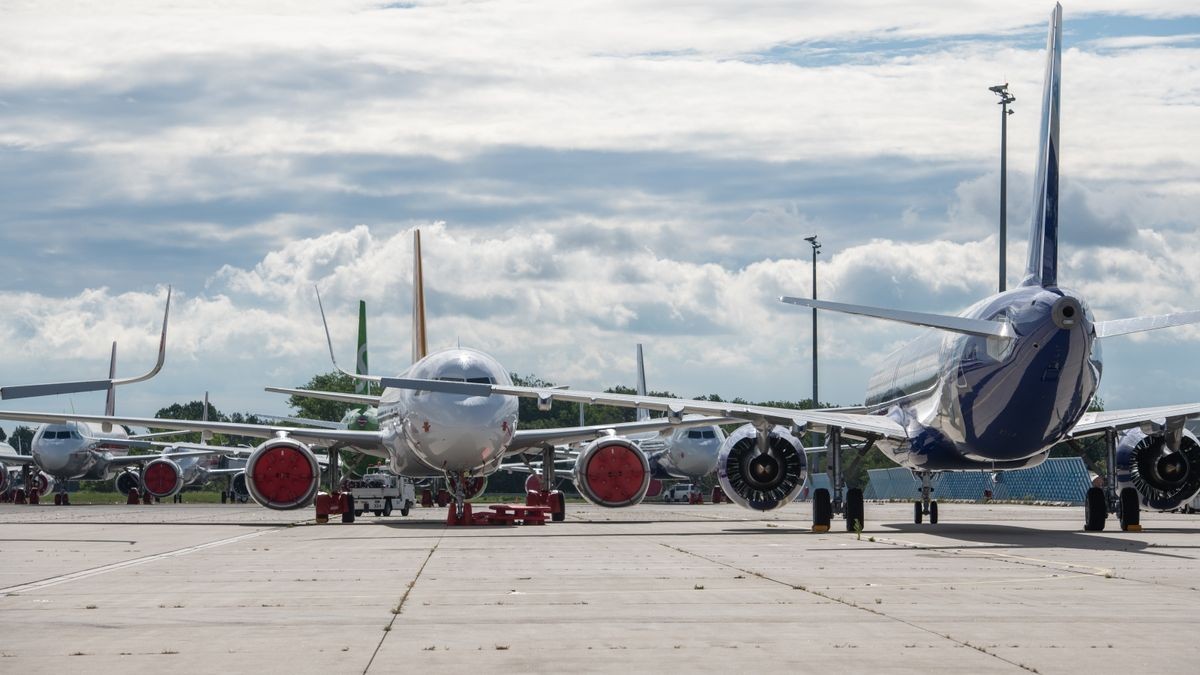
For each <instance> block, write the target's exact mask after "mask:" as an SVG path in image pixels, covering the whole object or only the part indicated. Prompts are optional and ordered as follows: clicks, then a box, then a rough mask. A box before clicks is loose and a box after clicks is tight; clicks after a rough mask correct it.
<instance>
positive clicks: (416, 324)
mask: <svg viewBox="0 0 1200 675" xmlns="http://www.w3.org/2000/svg"><path fill="white" fill-rule="evenodd" d="M428 353H429V347H428V346H427V345H426V342H425V281H424V274H423V273H422V270H421V231H420V230H413V303H412V360H413V363H416V362H417V361H420V360H421V359H423V358H425V355H426V354H428Z"/></svg>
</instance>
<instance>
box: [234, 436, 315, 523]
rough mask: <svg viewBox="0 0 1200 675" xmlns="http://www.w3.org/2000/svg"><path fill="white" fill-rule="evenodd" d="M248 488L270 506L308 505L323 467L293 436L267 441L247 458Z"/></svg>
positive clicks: (258, 499) (285, 508) (298, 506)
mask: <svg viewBox="0 0 1200 675" xmlns="http://www.w3.org/2000/svg"><path fill="white" fill-rule="evenodd" d="M245 475H246V488H247V489H248V490H249V492H250V496H251V497H253V498H254V501H256V502H258V503H259V504H262V505H263V506H265V507H267V508H270V509H278V510H287V509H298V508H301V507H303V506H306V505H307V504H308V503H309V502H310V501H311V500H312V498H313V497H314V496H315V495H316V493H317V486H318V482H319V480H320V468H319V467H318V466H317V459H316V457H314V456H313V454H312V452H311V451H310V450H309V449H308V448H307V447H306V446H305V445H304V444H302V443H299V442H297V441H293V440H291V439H278V440H273V441H267V442H266V443H263V444H262V445H260V446H259V447H258V449H257V450H255V451H254V454H252V455H250V459H249V460H247V461H246V472H245Z"/></svg>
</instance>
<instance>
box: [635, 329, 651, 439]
mask: <svg viewBox="0 0 1200 675" xmlns="http://www.w3.org/2000/svg"><path fill="white" fill-rule="evenodd" d="M637 393H638V396H645V395H646V362H645V361H644V360H643V359H642V344H641V343H640V342H639V343H638V346H637ZM648 419H650V411H649V410H646V409H645V408H638V409H637V421H639V422H644V421H646V420H648Z"/></svg>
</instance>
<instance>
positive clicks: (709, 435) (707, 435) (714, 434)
mask: <svg viewBox="0 0 1200 675" xmlns="http://www.w3.org/2000/svg"><path fill="white" fill-rule="evenodd" d="M704 437H705V438H716V437H717V432H715V431H713V430H711V429H709V430H708V431H706V432H704Z"/></svg>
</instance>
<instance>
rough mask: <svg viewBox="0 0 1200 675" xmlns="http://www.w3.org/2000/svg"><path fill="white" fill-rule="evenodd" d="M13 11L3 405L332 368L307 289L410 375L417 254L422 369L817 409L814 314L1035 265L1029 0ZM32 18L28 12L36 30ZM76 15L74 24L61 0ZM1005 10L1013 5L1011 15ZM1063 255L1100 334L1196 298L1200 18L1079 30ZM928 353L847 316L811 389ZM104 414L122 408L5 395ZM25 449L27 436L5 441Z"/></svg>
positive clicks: (1, 90)
mask: <svg viewBox="0 0 1200 675" xmlns="http://www.w3.org/2000/svg"><path fill="white" fill-rule="evenodd" d="M310 4H311V3H293V2H285V1H278V2H271V1H263V0H259V1H251V2H247V1H239V2H208V3H182V2H180V3H161V2H153V3H150V2H147V3H139V2H125V3H111V2H109V3H94V4H93V3H81V2H64V3H54V2H38V3H32V2H30V3H23V2H19V1H18V2H11V1H10V2H7V3H4V4H3V5H0V73H3V77H2V78H0V234H2V237H0V242H2V247H0V269H2V270H3V273H2V275H0V280H2V281H0V347H2V349H0V383H4V384H18V383H27V382H37V381H53V380H62V379H71V378H79V377H84V378H91V377H99V376H102V375H103V373H104V372H105V368H106V366H107V363H106V361H107V353H108V349H109V342H110V341H111V340H113V339H116V340H118V341H119V343H120V352H121V361H120V369H119V370H120V372H121V374H125V375H131V374H135V373H137V372H141V371H142V370H144V369H145V368H147V367H148V366H149V365H150V363H151V362H152V360H153V352H154V346H155V342H156V340H157V330H158V322H159V320H160V318H161V306H162V301H163V299H164V297H165V294H166V286H167V285H168V284H171V285H173V287H174V289H175V307H174V311H173V314H172V320H171V336H170V344H169V353H168V360H167V367H166V370H165V371H164V372H163V374H162V375H160V376H159V377H158V378H156V379H155V380H153V381H151V382H148V383H145V384H141V385H135V386H132V387H127V388H125V389H123V390H122V391H121V394H120V404H119V407H118V410H119V411H120V412H123V413H128V414H139V415H140V414H152V413H153V412H154V411H155V410H157V409H158V408H159V407H161V406H163V405H166V404H169V403H171V402H174V401H185V400H191V399H195V398H198V397H199V396H200V395H201V394H202V393H203V392H204V391H205V390H208V391H211V392H212V396H213V401H214V403H215V404H216V405H217V406H218V407H219V408H221V409H223V410H250V411H259V412H271V411H282V410H283V408H284V405H283V401H282V399H280V398H277V397H275V396H273V395H269V394H266V393H264V392H262V387H263V386H265V385H271V384H274V385H296V384H300V383H303V382H304V381H306V380H307V379H308V377H309V376H310V375H312V374H313V373H315V372H322V371H325V370H328V368H329V366H328V359H327V357H326V354H325V352H324V337H323V333H322V331H321V327H320V319H319V316H318V313H317V309H316V303H315V299H314V296H313V290H312V288H313V285H314V284H317V285H319V286H320V288H321V289H322V292H323V294H324V297H325V303H326V307H327V308H329V309H330V311H331V314H332V319H333V321H334V322H335V324H334V326H335V332H336V335H335V340H336V341H337V348H338V350H339V353H340V354H341V355H342V358H343V360H344V361H345V362H347V363H348V362H351V360H352V355H353V333H354V325H353V320H354V319H353V315H354V312H355V311H356V306H357V300H358V299H359V298H362V299H365V300H366V301H367V303H368V308H369V310H370V333H371V357H372V365H373V366H374V370H375V371H376V372H385V373H395V372H398V371H400V370H402V369H403V368H404V367H405V366H407V365H408V354H409V351H410V347H409V309H410V293H411V285H410V273H411V231H412V229H413V228H416V227H419V228H421V229H422V231H423V237H424V249H425V254H426V261H425V270H426V285H427V290H428V307H429V312H430V316H429V322H430V341H431V346H436V347H448V346H452V345H454V344H456V343H459V342H461V344H463V345H464V346H472V347H476V348H479V349H483V350H485V351H488V352H490V353H492V354H494V355H495V356H497V357H498V358H499V359H500V361H501V362H502V363H504V364H505V365H506V366H507V367H509V368H510V369H511V370H513V371H516V372H520V373H536V374H538V375H541V376H542V377H545V378H547V379H550V380H554V381H557V382H563V383H570V384H572V385H574V386H577V387H602V386H611V385H614V384H621V383H625V384H629V383H631V382H632V377H633V376H632V369H633V345H634V344H635V343H636V342H639V341H640V342H643V343H644V344H645V349H646V354H647V359H648V370H649V379H650V383H651V386H652V387H653V388H663V389H670V390H672V391H674V392H676V393H679V394H683V395H697V394H703V393H709V392H718V393H721V394H723V395H726V396H735V395H740V396H745V397H747V398H750V399H768V398H787V399H798V398H806V397H808V396H809V395H810V392H811V385H810V378H811V371H810V357H811V352H810V340H811V332H810V324H809V322H810V318H809V314H808V313H807V311H806V310H802V309H800V308H796V307H791V306H785V305H782V304H779V303H778V302H777V301H776V300H775V297H776V296H778V295H780V294H793V295H804V294H808V293H810V292H811V286H810V276H809V275H810V269H811V267H810V265H811V263H810V259H809V255H810V251H809V248H808V244H807V243H806V242H805V241H804V240H803V238H804V237H806V236H809V235H811V234H818V235H819V236H820V238H821V241H822V242H823V244H824V250H823V251H822V254H821V256H820V264H819V276H820V279H819V287H818V292H819V294H820V295H821V296H822V297H824V298H829V299H838V300H844V301H848V302H859V303H870V304H877V305H889V306H896V307H902V308H908V309H915V310H924V311H939V312H953V311H957V310H959V309H961V308H962V307H964V306H965V305H967V304H969V303H970V302H971V301H972V300H974V299H976V298H978V297H981V296H983V295H986V294H987V293H989V292H991V291H993V290H994V286H995V284H996V272H995V268H996V256H997V251H996V230H997V225H996V221H997V215H998V206H999V204H998V196H997V195H998V177H999V173H998V162H999V160H998V156H999V144H1000V143H999V129H998V126H999V119H998V118H999V110H998V106H997V105H996V98H995V96H994V95H993V94H991V93H990V92H988V90H987V87H988V86H989V85H993V84H997V83H1000V82H1005V81H1007V82H1009V83H1010V87H1011V90H1012V92H1013V93H1014V94H1015V95H1016V97H1017V102H1016V104H1015V106H1014V108H1015V110H1016V114H1014V115H1012V116H1011V117H1010V123H1009V132H1010V133H1009V157H1010V161H1009V169H1010V178H1009V209H1008V213H1009V222H1010V248H1009V260H1010V267H1009V279H1010V282H1015V281H1016V280H1018V279H1019V276H1020V274H1021V270H1022V269H1023V266H1024V249H1025V239H1026V231H1027V225H1026V223H1027V222H1028V216H1029V207H1028V202H1029V193H1030V183H1031V170H1032V164H1033V146H1034V145H1035V138H1036V133H1037V116H1038V111H1037V106H1038V99H1039V97H1040V88H1041V77H1042V67H1043V65H1042V64H1043V60H1044V55H1043V49H1044V46H1045V33H1046V20H1047V17H1048V15H1049V12H1050V9H1051V5H1050V3H1048V2H1045V1H1039V2H1023V1H1022V2H1015V3H995V2H983V1H978V2H954V3H944V2H921V1H914V2H909V3H904V5H903V6H902V7H901V6H897V5H896V4H895V3H890V2H881V1H877V2H871V1H865V2H841V1H839V2H805V3H796V2H766V1H755V0H747V1H746V2H739V3H712V4H711V5H707V6H706V5H705V4H704V3H700V2H693V1H689V2H663V1H658V2H647V3H631V2H616V1H613V0H605V1H603V2H596V3H584V2H571V3H564V2H556V1H538V0H530V1H527V2H485V1H479V2H403V3H366V2H334V1H332V0H331V1H329V2H324V3H321V6H322V7H323V8H324V11H323V13H320V14H312V13H309V5H310ZM26 5H28V7H26ZM56 5H61V6H56ZM1001 5H1003V6H1001ZM1064 43H1065V48H1066V51H1065V53H1064V55H1063V74H1064V84H1063V90H1062V100H1063V117H1062V151H1061V154H1062V165H1063V175H1064V177H1063V190H1064V202H1063V213H1062V236H1063V238H1064V240H1065V241H1064V244H1063V247H1062V250H1063V260H1062V261H1061V263H1062V266H1063V267H1064V269H1063V271H1062V272H1061V273H1060V280H1062V281H1063V283H1064V284H1065V285H1069V286H1071V287H1074V288H1076V289H1078V290H1080V291H1083V292H1084V293H1085V294H1086V296H1087V297H1088V298H1089V300H1090V302H1091V304H1092V306H1093V308H1094V310H1095V312H1096V314H1097V315H1098V317H1100V318H1120V317H1125V316H1132V315H1137V314H1144V313H1151V312H1166V311H1171V310H1181V309H1190V308H1196V307H1200V236H1198V234H1197V227H1198V226H1200V219H1198V217H1197V214H1198V213H1200V7H1198V6H1197V5H1196V3H1195V2H1194V1H1192V2H1182V1H1181V2H1169V1H1164V2H1147V3H1138V2H1122V3H1116V2H1108V1H1105V0H1098V1H1094V2H1088V3H1087V6H1086V8H1085V7H1083V6H1082V5H1080V6H1074V5H1068V6H1066V7H1065V8H1064ZM912 335H914V332H913V331H911V330H909V329H906V328H900V327H897V326H895V325H891V324H881V323H879V322H873V321H869V320H860V319H852V318H847V317H839V316H831V315H828V316H826V317H825V318H824V319H823V320H822V328H821V341H822V342H821V344H822V348H821V356H822V373H821V376H822V389H821V393H822V396H821V398H822V399H823V400H825V401H830V402H834V403H839V404H853V403H856V402H859V401H861V398H862V392H863V386H864V383H865V381H866V378H867V376H868V375H869V372H870V370H871V368H872V366H873V364H874V363H876V362H877V361H878V359H879V358H880V355H881V354H883V353H884V352H886V351H888V350H889V349H891V348H892V347H894V346H896V345H898V344H900V343H901V342H902V341H903V340H905V339H907V338H909V337H911V336H912ZM1198 350H1200V330H1196V329H1174V330H1169V331H1163V332H1162V333H1161V334H1157V335H1153V336H1146V337H1138V338H1129V337H1124V338H1114V339H1112V340H1110V341H1108V342H1107V343H1106V344H1105V357H1106V370H1105V380H1104V383H1103V385H1102V388H1101V394H1102V395H1103V396H1104V397H1105V399H1106V400H1107V402H1108V404H1109V405H1110V407H1112V406H1122V407H1124V406H1141V405H1151V404H1161V403H1169V402H1182V401H1195V400H1200V360H1198V359H1197V358H1196V355H1197V351H1198ZM18 406H19V407H28V408H30V409H39V410H64V409H70V408H72V407H74V408H75V409H76V410H79V411H81V412H82V411H94V412H99V411H100V409H101V407H102V395H100V394H88V395H77V396H74V397H71V398H67V397H61V398H51V399H44V400H33V401H22V402H11V403H6V407H9V408H15V407H18ZM6 426H8V427H11V425H6Z"/></svg>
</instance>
